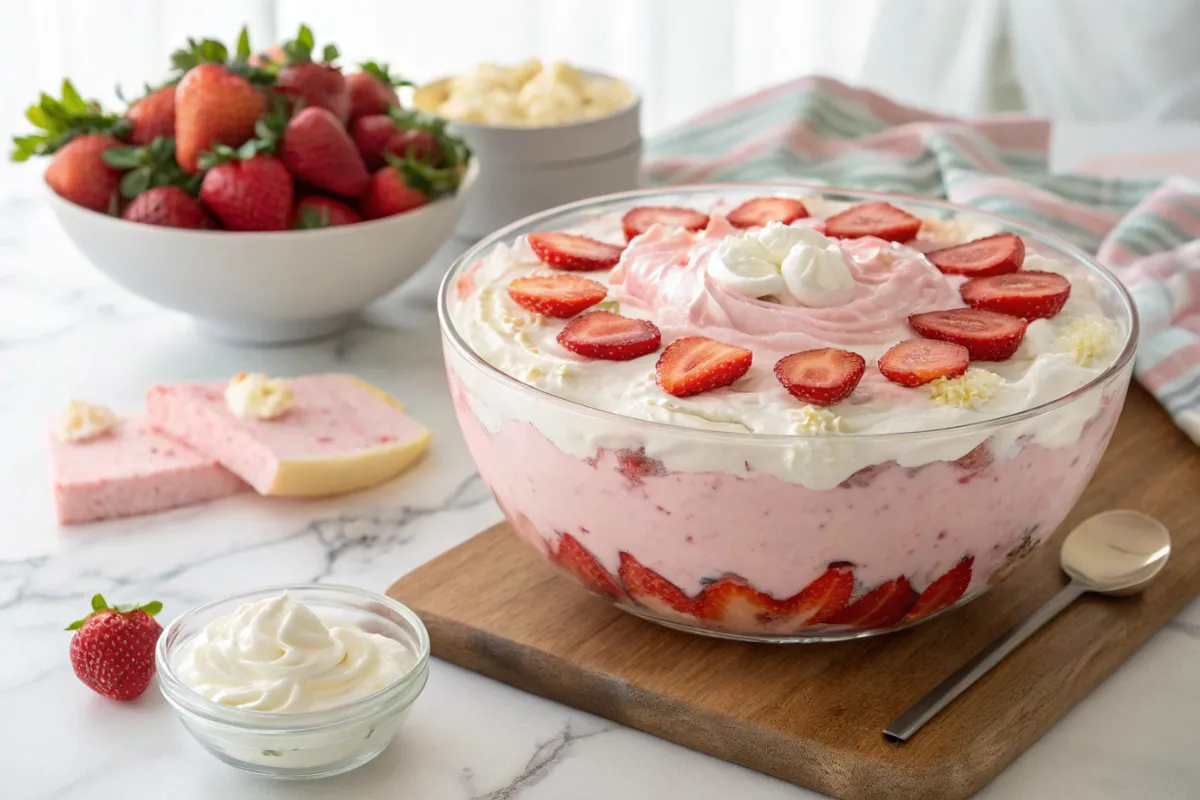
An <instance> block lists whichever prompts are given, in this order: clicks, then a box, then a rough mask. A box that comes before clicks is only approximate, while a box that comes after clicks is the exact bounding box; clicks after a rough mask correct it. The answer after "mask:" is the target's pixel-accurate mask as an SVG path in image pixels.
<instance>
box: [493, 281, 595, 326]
mask: <svg viewBox="0 0 1200 800" xmlns="http://www.w3.org/2000/svg"><path fill="white" fill-rule="evenodd" d="M607 295H608V288H607V287H605V285H604V284H602V283H597V282H596V281H593V280H589V279H588V278H584V277H581V276H579V275H550V276H531V277H527V278H516V279H514V280H513V282H512V283H510V284H509V285H508V296H509V297H511V298H512V299H513V302H514V303H516V304H517V305H519V306H520V307H521V308H524V309H527V310H529V311H533V312H534V313H537V314H545V315H546V316H547V317H558V318H559V319H567V318H568V317H573V316H575V315H576V314H578V313H579V312H580V311H583V310H585V309H588V308H591V307H592V306H594V305H596V303H599V302H600V301H601V300H603V299H604V298H605V297H606V296H607Z"/></svg>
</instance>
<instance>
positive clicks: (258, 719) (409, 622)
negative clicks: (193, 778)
mask: <svg viewBox="0 0 1200 800" xmlns="http://www.w3.org/2000/svg"><path fill="white" fill-rule="evenodd" d="M284 591H286V592H287V593H288V594H289V595H291V597H292V599H293V600H295V601H296V602H298V603H301V604H303V605H305V606H308V608H310V609H312V611H313V612H314V613H316V614H317V616H318V617H320V618H321V621H322V622H324V623H325V624H326V625H343V626H353V627H357V628H361V629H362V630H365V631H367V632H369V633H378V634H380V635H382V636H387V637H389V638H391V639H395V640H396V641H398V642H400V643H401V644H402V645H403V646H404V647H405V648H406V649H408V650H409V651H410V652H411V653H412V655H413V656H414V657H415V660H416V664H415V666H414V667H413V668H412V670H411V671H409V672H408V673H407V674H405V675H404V677H402V678H400V679H399V680H397V681H396V682H395V683H393V684H392V685H390V686H388V687H387V688H385V689H381V690H380V691H378V692H375V693H374V694H371V695H368V696H366V697H363V698H361V699H359V700H355V701H354V702H352V703H347V704H345V705H342V706H338V707H336V708H330V709H324V710H321V711H306V712H302V713H295V714H289V713H268V712H264V711H253V710H247V709H239V708H232V707H229V706H223V705H220V704H218V703H214V702H212V701H211V700H209V699H208V698H206V697H203V696H201V695H200V694H197V693H196V692H194V691H193V690H192V689H190V688H189V687H188V686H186V685H184V684H183V683H182V682H180V680H179V679H178V677H176V675H175V671H174V666H175V662H176V661H177V660H178V657H179V653H180V652H181V650H182V648H183V646H184V645H186V644H187V643H188V642H189V641H191V639H192V638H193V637H195V636H196V635H197V634H199V633H200V631H202V630H204V628H205V626H207V625H208V624H209V623H210V622H212V621H213V620H214V619H216V618H217V617H221V616H225V615H226V614H229V613H230V612H232V611H233V610H234V609H236V608H237V607H238V606H241V605H243V604H245V603H251V602H254V601H256V600H262V599H265V598H267V597H272V596H275V595H278V594H279V593H280V592H284ZM155 662H156V666H157V670H158V685H159V689H161V691H162V693H163V696H164V697H165V698H166V699H167V702H169V703H170V704H171V705H172V706H174V708H175V710H176V712H178V714H179V719H180V720H181V721H182V722H183V725H184V727H185V728H187V730H188V732H189V733H191V734H192V736H194V737H195V738H196V740H197V741H198V742H200V744H202V745H204V747H205V748H206V749H207V750H208V751H209V752H211V753H212V754H213V755H215V756H216V757H217V758H219V759H221V760H222V761H224V762H225V763H226V764H230V765H232V766H234V767H237V768H238V769H244V770H246V771H248V772H253V773H257V774H259V775H265V776H267V777H271V778H279V779H283V780H308V779H313V778H324V777H327V776H330V775H337V774H339V773H342V772H348V771H349V770H352V769H354V768H355V767H359V766H362V765H363V764H365V763H367V762H368V761H370V760H371V759H373V758H374V757H375V756H377V755H379V754H380V753H381V752H383V750H384V749H385V748H386V747H387V746H388V745H389V744H390V743H391V741H392V738H393V737H394V736H395V735H396V732H397V731H399V730H400V726H401V725H402V724H403V722H404V720H405V718H406V717H407V716H408V710H409V708H410V707H411V706H412V704H413V702H414V701H415V700H416V699H417V696H418V695H420V694H421V690H422V689H424V688H425V683H426V681H427V680H428V678H429V633H428V632H427V631H426V630H425V625H424V624H423V623H422V622H421V620H420V618H419V617H417V615H416V614H414V613H413V612H412V610H411V609H409V608H408V607H407V606H405V605H403V604H401V603H397V602H396V601H395V600H392V599H391V598H389V597H386V596H384V595H381V594H376V593H375V592H369V591H365V590H363V589H356V588H354V587H351V586H325V585H297V586H275V587H271V588H267V589H257V590H255V591H252V592H243V593H241V594H235V595H230V596H229V597H224V598H221V599H219V600H213V601H211V602H208V603H204V604H202V605H199V606H196V607H195V608H193V609H191V610H190V611H187V612H186V613H184V614H182V615H180V616H179V617H177V618H176V619H175V620H174V621H173V622H172V623H171V624H170V625H168V626H167V628H166V630H165V631H163V634H162V636H161V637H159V640H158V646H157V648H156V650H155Z"/></svg>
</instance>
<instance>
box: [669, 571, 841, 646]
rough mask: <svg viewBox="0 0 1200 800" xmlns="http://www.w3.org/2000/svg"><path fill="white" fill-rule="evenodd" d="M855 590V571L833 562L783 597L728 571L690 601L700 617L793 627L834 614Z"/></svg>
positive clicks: (737, 625)
mask: <svg viewBox="0 0 1200 800" xmlns="http://www.w3.org/2000/svg"><path fill="white" fill-rule="evenodd" d="M853 590H854V573H853V572H852V571H851V570H850V569H849V568H848V567H846V566H841V565H839V566H832V567H830V568H829V569H827V570H826V571H825V572H823V573H822V574H821V576H820V577H818V578H817V579H816V580H815V581H813V582H812V583H810V584H809V585H808V586H805V587H804V588H803V589H801V590H800V591H799V592H797V593H796V594H794V595H792V596H791V597H789V598H787V599H784V600H776V599H775V598H773V597H771V596H770V595H768V594H764V593H763V592H760V591H758V590H757V589H755V588H754V587H752V586H750V585H749V584H747V583H746V581H744V580H743V579H742V578H740V577H737V576H735V575H727V576H725V577H723V578H721V579H720V580H718V581H716V582H714V583H710V584H709V585H708V586H706V587H704V591H703V592H701V593H700V596H699V597H697V598H696V600H695V602H694V603H693V612H692V613H694V614H695V616H697V617H699V618H700V619H710V620H717V621H720V622H722V623H724V624H725V626H726V627H733V628H738V629H747V628H751V629H752V628H761V627H766V628H771V629H776V630H788V631H794V630H796V629H798V628H803V627H806V626H808V625H819V624H821V623H823V622H826V621H827V620H828V619H829V617H831V616H833V615H834V614H837V613H838V612H839V611H841V610H842V609H843V608H844V607H845V606H846V602H847V601H848V600H849V599H850V593H851V592H852V591H853Z"/></svg>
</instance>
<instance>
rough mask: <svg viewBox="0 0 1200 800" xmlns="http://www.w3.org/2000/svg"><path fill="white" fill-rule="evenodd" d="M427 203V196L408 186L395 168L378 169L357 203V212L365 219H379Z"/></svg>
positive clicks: (402, 175)
mask: <svg viewBox="0 0 1200 800" xmlns="http://www.w3.org/2000/svg"><path fill="white" fill-rule="evenodd" d="M428 202H429V195H427V194H425V193H424V192H422V191H421V190H420V189H414V188H413V187H411V186H409V185H408V181H407V180H406V179H405V177H404V174H403V173H402V172H401V171H400V170H399V169H398V168H396V167H394V166H391V165H388V166H384V167H380V168H379V169H378V170H376V172H375V174H374V175H372V176H371V182H370V183H369V184H368V185H367V192H366V194H364V195H363V197H362V199H361V200H359V202H358V210H359V211H361V212H362V215H363V216H364V217H366V218H367V219H380V218H382V217H390V216H392V215H394V214H403V213H404V212H405V211H412V210H413V209H414V208H419V207H421V206H423V205H425V204H426V203H428Z"/></svg>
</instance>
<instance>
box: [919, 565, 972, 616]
mask: <svg viewBox="0 0 1200 800" xmlns="http://www.w3.org/2000/svg"><path fill="white" fill-rule="evenodd" d="M974 563H975V558H974V557H973V556H967V557H966V558H964V559H963V560H962V561H959V562H958V563H957V564H955V565H954V566H953V567H952V568H951V569H950V570H949V571H948V572H946V574H945V575H943V576H941V577H940V578H938V579H937V580H936V581H934V582H933V583H931V584H929V587H928V588H926V589H925V591H923V592H921V596H920V597H918V598H917V602H916V604H915V605H914V606H913V607H912V608H911V609H909V612H908V613H907V614H905V615H904V621H905V622H912V621H913V620H917V619H921V618H922V617H928V616H929V615H930V614H934V613H936V612H938V611H941V610H942V609H945V608H949V607H950V606H952V605H954V604H955V603H957V602H958V600H959V598H960V597H962V596H963V595H964V594H966V591H967V586H968V585H969V584H970V583H971V565H972V564H974Z"/></svg>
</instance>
